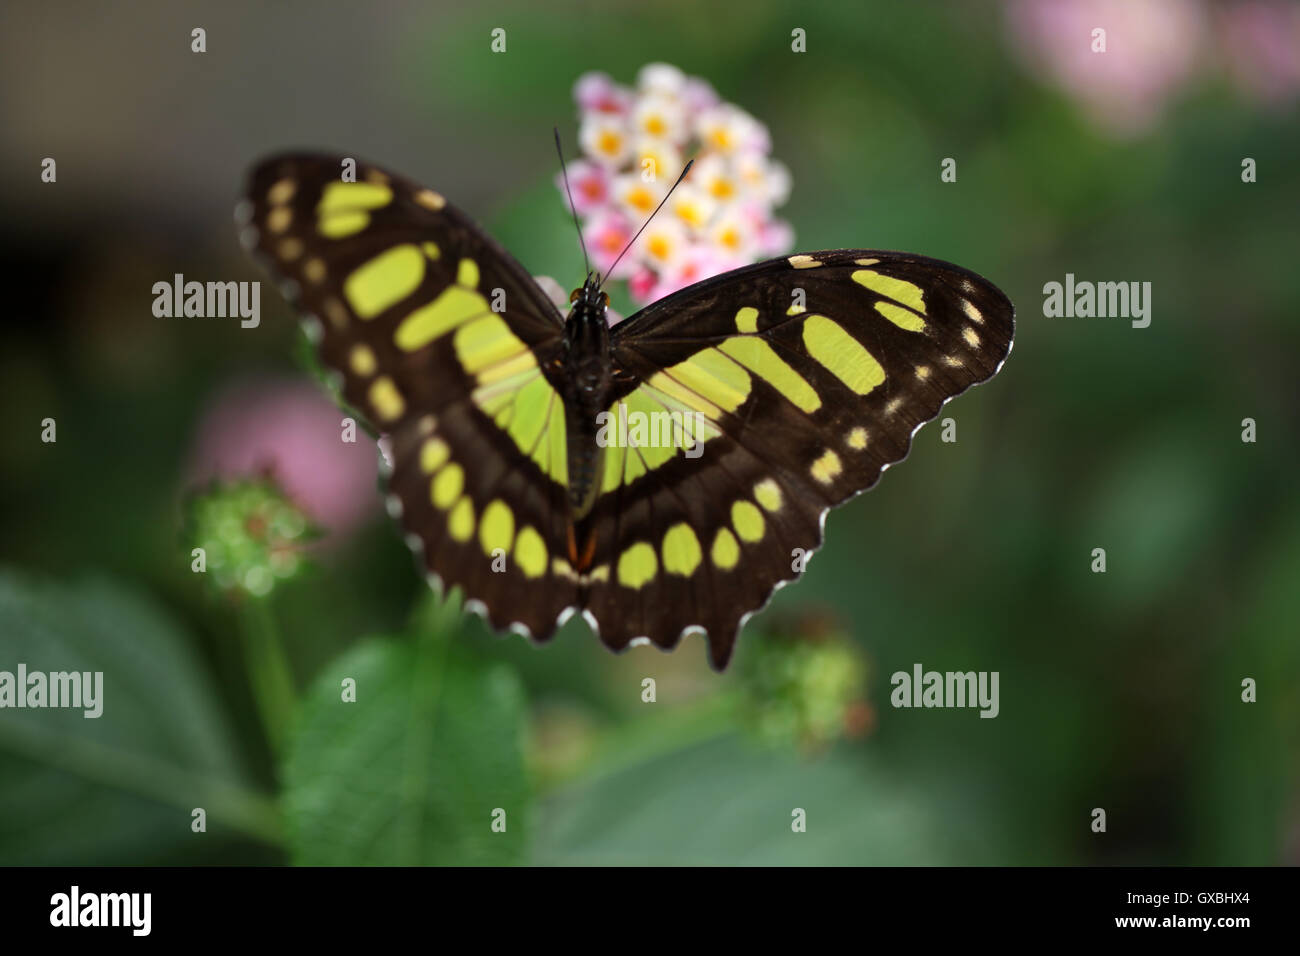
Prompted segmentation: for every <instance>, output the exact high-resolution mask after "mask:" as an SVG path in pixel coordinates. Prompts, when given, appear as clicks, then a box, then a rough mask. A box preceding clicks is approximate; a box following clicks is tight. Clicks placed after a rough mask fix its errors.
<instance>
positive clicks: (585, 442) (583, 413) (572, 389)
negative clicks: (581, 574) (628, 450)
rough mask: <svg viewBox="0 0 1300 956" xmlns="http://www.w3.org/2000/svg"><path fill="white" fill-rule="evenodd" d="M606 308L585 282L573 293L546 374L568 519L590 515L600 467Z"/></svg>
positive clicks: (607, 368)
mask: <svg viewBox="0 0 1300 956" xmlns="http://www.w3.org/2000/svg"><path fill="white" fill-rule="evenodd" d="M607 308H608V306H607V305H606V300H605V298H604V294H603V293H601V292H600V291H599V290H598V289H597V288H596V285H595V283H594V282H593V281H592V280H591V279H588V280H587V282H586V284H584V285H583V287H582V288H581V289H579V290H577V291H576V292H575V293H574V303H573V309H572V310H571V311H570V312H569V315H568V317H567V318H566V319H565V320H564V350H563V352H562V353H561V359H560V361H559V362H556V363H553V364H552V366H551V367H550V369H549V370H548V371H547V378H548V379H549V380H550V382H551V385H552V386H553V387H554V388H555V389H556V390H557V391H558V392H559V394H560V395H561V396H562V397H563V399H564V407H565V412H566V418H565V434H566V437H567V440H568V454H569V462H568V472H569V482H568V484H569V504H570V506H571V508H572V509H573V518H574V519H580V518H582V517H584V516H585V515H586V514H587V513H588V512H590V511H591V506H592V505H593V504H594V503H595V500H596V495H597V493H598V491H599V487H598V482H599V478H600V468H601V465H602V464H603V462H604V456H603V455H602V454H601V448H600V446H599V445H598V444H597V438H598V434H599V429H598V427H597V416H598V415H599V414H600V413H601V412H603V411H605V410H607V409H608V408H609V402H610V392H611V388H612V385H613V369H612V367H611V362H610V354H609V338H610V337H609V323H608V321H607V320H606V311H607ZM570 560H571V561H572V560H574V558H573V557H571V558H570Z"/></svg>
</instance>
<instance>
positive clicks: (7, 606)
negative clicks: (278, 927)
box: [0, 571, 278, 865]
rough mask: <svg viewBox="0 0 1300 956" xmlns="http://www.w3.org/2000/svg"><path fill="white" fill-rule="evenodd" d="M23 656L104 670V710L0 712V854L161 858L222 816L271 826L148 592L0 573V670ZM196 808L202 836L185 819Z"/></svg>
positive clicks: (189, 661)
mask: <svg viewBox="0 0 1300 956" xmlns="http://www.w3.org/2000/svg"><path fill="white" fill-rule="evenodd" d="M20 663H21V664H25V665H26V668H27V671H28V672H29V673H31V672H35V671H42V672H46V673H49V672H52V671H69V672H70V671H78V672H87V671H88V672H91V673H94V672H101V673H102V674H103V679H102V707H103V709H102V714H101V716H99V717H97V718H88V717H86V716H85V708H76V709H73V708H40V709H31V708H22V709H12V710H11V709H9V708H7V707H6V708H5V709H4V710H0V780H3V781H4V786H3V788H0V864H5V865H11V864H42V865H60V864H61V865H87V864H108V863H121V862H122V861H123V860H131V861H133V862H138V863H147V862H152V861H161V860H171V859H174V858H175V854H177V853H179V852H183V851H184V850H185V849H186V848H187V847H190V848H193V849H194V851H195V852H198V851H199V848H202V850H206V849H207V848H208V845H210V844H205V843H201V842H200V841H211V840H212V836H213V835H216V834H219V833H221V832H222V831H224V830H226V829H227V828H235V829H238V830H241V831H244V832H245V833H248V834H252V835H254V836H257V837H259V838H261V839H264V840H268V841H274V840H275V839H276V838H277V834H278V819H277V817H276V813H275V809H274V806H273V804H272V803H271V801H270V800H269V799H268V798H266V797H264V796H261V795H259V794H257V793H254V792H250V791H248V790H247V789H245V787H244V775H243V768H242V766H241V764H240V761H239V759H238V755H237V752H236V748H235V745H234V743H233V741H232V738H231V735H230V732H229V728H228V726H227V724H226V721H225V719H224V717H223V714H222V713H221V710H220V707H219V705H218V701H217V698H216V695H215V694H214V692H213V688H212V686H211V684H210V683H209V681H208V679H207V677H206V675H205V674H204V672H203V671H202V669H201V668H200V665H199V662H198V660H196V658H195V656H194V654H193V652H192V651H191V649H190V646H189V641H188V640H187V639H186V638H185V637H184V636H183V634H182V633H181V631H180V630H179V629H178V627H177V625H176V624H175V622H173V621H172V620H170V619H169V618H168V617H167V616H166V615H165V614H164V613H163V612H162V611H160V610H159V609H158V608H157V607H155V606H154V605H153V604H152V603H150V602H149V601H148V600H146V599H145V598H143V597H141V596H139V595H136V594H134V593H131V592H130V591H128V590H126V589H124V588H123V587H121V586H119V585H116V584H113V583H110V582H108V581H105V580H88V581H84V582H81V583H78V584H74V585H63V584H55V583H51V582H47V581H41V580H37V579H33V578H30V577H28V576H26V575H23V574H20V573H17V572H14V571H0V670H3V671H7V672H9V673H11V674H16V672H17V669H18V665H19V664H20ZM197 807H202V808H203V809H204V810H205V811H206V813H207V822H208V833H207V834H196V833H193V832H192V831H191V829H190V824H191V811H192V810H193V809H194V808H197Z"/></svg>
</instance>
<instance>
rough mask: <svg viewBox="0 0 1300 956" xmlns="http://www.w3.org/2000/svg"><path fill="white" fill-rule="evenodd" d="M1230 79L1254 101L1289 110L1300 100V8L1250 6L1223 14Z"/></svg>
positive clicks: (1263, 0) (1253, 2) (1264, 0)
mask: <svg viewBox="0 0 1300 956" xmlns="http://www.w3.org/2000/svg"><path fill="white" fill-rule="evenodd" d="M1216 26H1217V32H1218V34H1219V36H1221V37H1222V42H1223V58H1224V62H1225V66H1226V68H1227V70H1228V74H1229V76H1231V77H1232V79H1233V81H1234V82H1235V83H1236V84H1237V85H1238V86H1239V87H1240V88H1241V89H1242V90H1243V91H1245V93H1246V94H1247V95H1248V96H1250V97H1251V98H1252V99H1255V100H1258V101H1260V102H1263V103H1266V104H1269V105H1271V106H1280V105H1285V104H1287V103H1289V102H1291V101H1292V100H1294V99H1295V98H1296V96H1297V95H1298V94H1300V4H1296V3H1295V2H1293V0H1287V2H1274V0H1244V2H1239V3H1232V4H1229V5H1227V6H1224V7H1221V8H1219V9H1218V16H1217V20H1216Z"/></svg>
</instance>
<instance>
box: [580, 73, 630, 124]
mask: <svg viewBox="0 0 1300 956" xmlns="http://www.w3.org/2000/svg"><path fill="white" fill-rule="evenodd" d="M573 98H574V100H576V101H577V103H578V106H579V107H580V108H581V109H582V110H583V111H584V112H597V113H617V114H620V115H621V114H623V113H626V112H627V111H628V107H630V106H631V105H632V93H631V91H629V90H625V89H623V88H622V87H621V86H619V85H618V84H617V83H615V82H614V80H613V79H612V78H611V77H610V75H609V74H608V73H600V72H598V71H592V72H590V73H584V74H582V76H580V77H578V82H577V83H575V84H573Z"/></svg>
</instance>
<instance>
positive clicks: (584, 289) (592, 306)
mask: <svg viewBox="0 0 1300 956" xmlns="http://www.w3.org/2000/svg"><path fill="white" fill-rule="evenodd" d="M569 302H570V304H572V306H573V309H572V310H571V311H570V312H569V318H570V319H571V320H572V319H579V320H581V319H588V318H590V319H594V320H599V321H600V322H602V323H603V322H604V321H605V310H606V309H608V308H609V293H608V292H606V291H604V290H603V289H602V288H601V287H600V276H599V275H597V274H596V273H592V272H589V273H587V281H586V282H584V283H583V284H582V285H581V286H580V287H579V288H577V289H574V290H573V292H572V293H570V295H569Z"/></svg>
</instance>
